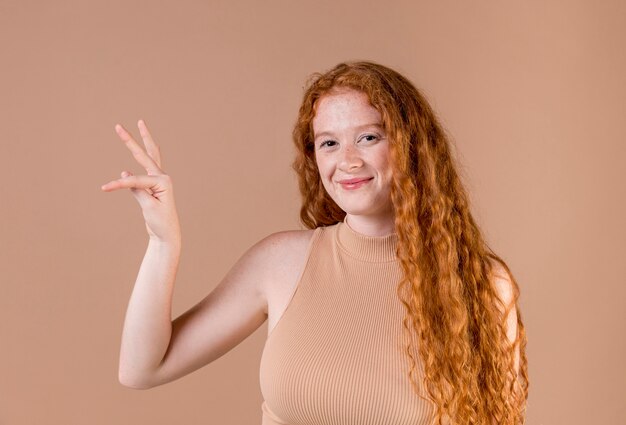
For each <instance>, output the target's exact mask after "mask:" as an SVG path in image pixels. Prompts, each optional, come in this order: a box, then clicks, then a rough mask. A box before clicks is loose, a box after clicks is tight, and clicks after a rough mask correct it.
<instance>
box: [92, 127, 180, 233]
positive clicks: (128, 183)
mask: <svg viewBox="0 0 626 425" xmlns="http://www.w3.org/2000/svg"><path fill="white" fill-rule="evenodd" d="M137 127H139V133H140V134H141V138H142V139H143V144H144V146H145V147H146V150H145V151H144V150H143V149H142V147H141V146H139V144H138V143H137V142H136V141H135V140H134V139H133V137H132V136H131V135H130V133H129V132H127V131H126V130H125V129H124V127H122V126H121V125H119V124H117V125H116V126H115V131H116V132H117V134H118V136H119V137H120V139H121V140H122V141H123V142H124V144H125V145H126V147H127V148H128V149H129V150H130V151H131V153H132V154H133V156H134V157H135V160H136V161H137V162H138V163H139V165H141V166H142V167H143V168H145V170H146V172H147V175H139V176H135V175H133V174H132V173H131V172H128V171H122V173H121V176H122V178H121V179H117V180H112V181H110V182H108V183H106V184H104V185H102V190H103V191H105V192H110V191H113V190H117V189H130V191H131V193H132V194H133V196H134V197H135V199H137V201H138V202H139V205H140V206H141V210H142V212H143V218H144V220H145V222H146V229H147V230H148V234H149V235H150V239H153V240H157V241H160V242H168V243H180V240H181V233H180V224H179V221H178V213H177V212H176V205H175V203H174V192H173V185H172V179H171V178H170V176H169V175H167V174H165V172H164V171H163V170H162V169H161V152H160V151H159V147H158V146H157V144H156V143H154V140H152V136H151V135H150V132H149V131H148V127H147V126H146V124H145V123H144V122H143V120H139V122H138V123H137Z"/></svg>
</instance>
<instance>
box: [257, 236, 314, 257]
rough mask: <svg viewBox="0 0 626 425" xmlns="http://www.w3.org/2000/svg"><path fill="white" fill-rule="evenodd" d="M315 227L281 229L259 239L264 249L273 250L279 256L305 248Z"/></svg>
mask: <svg viewBox="0 0 626 425" xmlns="http://www.w3.org/2000/svg"><path fill="white" fill-rule="evenodd" d="M315 230H316V229H304V230H281V231H278V232H274V233H271V234H269V235H268V236H266V237H265V238H263V239H262V240H261V241H259V243H260V244H262V245H263V246H264V248H265V249H268V250H271V251H275V252H276V253H277V254H279V255H280V256H281V257H283V258H284V256H285V255H290V254H292V253H296V254H297V252H298V251H301V250H303V249H304V250H306V248H307V246H308V245H309V242H310V241H311V238H312V237H313V234H314V233H315Z"/></svg>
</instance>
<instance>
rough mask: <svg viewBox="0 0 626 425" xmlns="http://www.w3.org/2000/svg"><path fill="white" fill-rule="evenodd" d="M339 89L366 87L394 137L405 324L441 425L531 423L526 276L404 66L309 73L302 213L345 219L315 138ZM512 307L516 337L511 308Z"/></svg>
mask: <svg viewBox="0 0 626 425" xmlns="http://www.w3.org/2000/svg"><path fill="white" fill-rule="evenodd" d="M337 88H348V89H353V90H357V91H360V92H363V93H365V94H367V96H368V98H369V101H370V103H371V104H372V106H374V107H375V108H376V109H377V110H378V111H379V112H380V114H381V116H382V119H383V125H384V129H385V132H386V133H387V137H388V139H389V141H390V147H389V149H390V156H391V163H392V169H393V179H392V187H391V199H392V203H393V209H394V214H395V231H396V233H397V234H398V248H397V253H396V254H397V257H398V259H399V260H400V263H401V267H402V270H403V278H402V280H401V281H400V282H399V284H398V288H397V293H398V297H399V298H400V300H401V301H402V303H403V305H404V306H405V308H406V314H405V317H404V320H403V330H404V331H405V334H407V335H409V338H408V341H411V342H410V343H408V344H407V345H406V347H405V348H406V355H407V360H408V361H409V363H410V372H409V380H410V382H411V384H412V386H413V388H414V390H415V391H416V393H417V394H419V395H420V396H421V397H424V396H423V395H422V394H420V391H419V388H420V385H418V384H417V383H416V382H415V378H414V374H417V371H416V358H417V357H418V356H419V359H421V361H422V364H423V367H424V377H423V381H422V382H421V387H422V388H425V389H426V391H427V393H428V394H427V398H428V399H429V400H430V401H432V402H433V403H434V405H435V407H436V409H435V422H436V423H437V424H438V425H441V424H442V423H443V420H444V418H447V419H448V420H449V421H450V423H451V424H455V425H456V424H459V425H465V424H507V425H508V424H511V425H518V424H523V423H524V421H525V412H526V401H527V399H528V384H529V381H528V362H527V358H526V350H525V348H526V333H525V329H524V325H523V323H522V317H521V313H520V309H519V308H518V299H519V287H518V284H517V282H516V280H515V278H514V277H513V275H512V273H511V271H510V269H509V267H508V266H507V265H506V263H505V262H504V261H503V260H502V259H501V258H500V257H499V256H497V255H496V254H495V253H494V252H493V250H492V249H491V248H489V246H488V245H487V243H486V242H485V241H484V240H483V237H482V234H481V231H480V229H479V227H478V225H477V224H476V222H475V221H474V219H473V217H472V215H471V213H470V203H469V198H468V195H467V193H466V190H465V188H464V187H463V185H462V182H461V179H460V177H459V175H458V173H457V171H456V168H457V167H456V164H455V161H454V159H453V157H452V155H451V152H450V141H449V138H448V136H447V135H446V134H445V132H444V130H443V128H442V126H441V125H440V123H439V121H438V119H437V117H436V116H435V113H434V112H433V110H432V108H431V107H430V105H429V104H428V102H427V100H426V98H425V97H424V96H423V95H422V94H421V93H420V92H419V91H418V90H417V89H416V88H415V87H414V85H413V84H412V83H411V82H410V81H409V80H408V79H406V78H405V77H404V76H402V75H401V74H399V73H398V72H396V71H394V70H392V69H390V68H388V67H385V66H382V65H380V64H377V63H374V62H370V61H358V62H357V61H355V62H345V63H340V64H338V65H337V66H335V67H334V68H332V69H331V70H329V71H327V72H325V73H315V74H313V75H312V76H311V78H310V80H309V82H308V83H307V87H306V88H305V93H304V98H303V101H302V105H301V107H300V110H299V114H298V119H297V122H296V124H295V127H294V129H293V141H294V143H295V145H296V149H297V155H296V159H295V160H294V162H293V169H294V170H295V171H296V173H297V175H298V180H299V187H300V192H301V194H302V198H303V203H302V207H301V210H300V219H301V221H302V223H303V224H304V225H305V226H306V227H307V228H309V229H313V228H316V227H319V226H328V225H333V224H336V223H338V222H340V221H343V219H344V217H345V212H344V211H343V210H341V208H339V206H338V205H337V204H336V203H335V202H334V201H333V200H332V199H331V198H330V196H329V195H328V193H326V191H325V189H324V187H323V185H322V181H321V179H320V175H319V172H318V169H317V165H316V162H315V152H314V144H313V126H312V121H313V117H314V116H315V110H316V105H317V102H318V100H319V99H320V98H321V97H322V96H324V95H325V94H328V93H330V92H331V91H333V90H334V89H337ZM503 273H506V275H507V277H503V276H502V274H503ZM497 277H499V278H504V279H506V280H507V281H508V285H509V288H510V290H509V292H510V294H511V296H510V302H508V303H507V302H505V300H503V298H504V297H501V296H499V292H498V288H497V287H496V283H495V280H496V278H497ZM505 304H506V305H505ZM513 308H515V311H516V319H517V326H516V329H517V334H516V335H515V340H514V341H513V342H512V341H511V339H510V337H508V336H507V316H508V313H509V312H510V311H511V309H513ZM512 318H513V321H515V317H514V316H512Z"/></svg>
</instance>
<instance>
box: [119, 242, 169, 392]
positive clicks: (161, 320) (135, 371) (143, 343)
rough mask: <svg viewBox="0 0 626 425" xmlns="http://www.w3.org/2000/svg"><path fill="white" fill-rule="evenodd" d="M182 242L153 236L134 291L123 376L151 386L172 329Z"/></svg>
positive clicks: (125, 334) (129, 383)
mask: <svg viewBox="0 0 626 425" xmlns="http://www.w3.org/2000/svg"><path fill="white" fill-rule="evenodd" d="M180 251H181V244H180V242H161V241H158V240H155V239H150V242H149V243H148V248H147V250H146V254H145V256H144V258H143V261H142V263H141V267H140V269H139V273H138V275H137V281H136V282H135V286H134V288H133V292H132V294H131V297H130V300H129V303H128V308H127V310H126V318H125V320H124V330H123V333H122V342H121V349H120V364H119V380H120V382H121V383H122V384H123V385H125V386H129V387H134V388H148V387H150V386H151V384H150V376H152V374H153V373H154V371H155V370H156V369H157V368H158V366H159V364H160V363H161V360H162V359H163V356H164V355H165V352H166V351H167V348H168V345H169V343H170V337H171V333H172V308H171V307H172V293H173V290H174V281H175V277H176V271H177V269H178V262H179V259H180Z"/></svg>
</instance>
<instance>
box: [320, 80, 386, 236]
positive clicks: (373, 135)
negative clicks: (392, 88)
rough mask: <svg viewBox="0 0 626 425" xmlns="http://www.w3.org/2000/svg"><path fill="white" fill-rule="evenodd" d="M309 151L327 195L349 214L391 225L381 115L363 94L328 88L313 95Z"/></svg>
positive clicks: (349, 90)
mask: <svg viewBox="0 0 626 425" xmlns="http://www.w3.org/2000/svg"><path fill="white" fill-rule="evenodd" d="M312 128H313V142H314V155H315V161H316V165H317V169H318V171H319V176H320V179H321V181H322V185H323V186H324V188H325V190H326V193H328V195H329V196H330V198H331V199H332V200H333V201H334V202H335V204H337V205H338V206H339V208H341V209H342V210H343V211H345V213H346V214H347V215H348V216H351V217H350V222H351V223H354V222H353V221H352V220H356V218H355V216H361V217H364V218H365V220H369V219H372V218H373V219H375V220H376V221H377V222H378V223H379V224H381V225H383V226H386V229H385V230H386V231H389V230H390V229H391V230H392V229H393V224H394V220H393V208H392V203H391V195H390V189H391V184H392V171H391V163H390V159H389V140H388V139H387V137H386V134H385V130H384V125H383V123H382V118H381V116H380V113H379V112H378V110H377V109H376V108H374V107H373V106H372V105H371V104H370V102H369V99H368V97H367V95H366V94H365V93H363V92H360V91H356V90H353V89H350V88H341V89H337V88H335V89H333V91H331V92H329V93H327V94H325V95H324V96H322V97H321V98H320V99H318V101H317V103H316V105H315V116H314V118H313V121H312Z"/></svg>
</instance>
